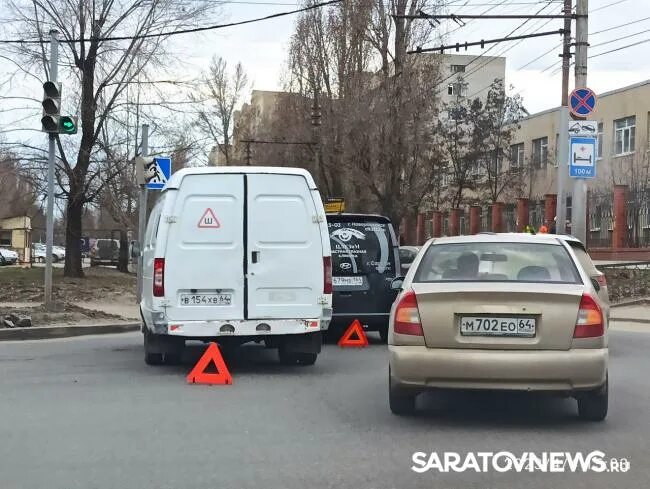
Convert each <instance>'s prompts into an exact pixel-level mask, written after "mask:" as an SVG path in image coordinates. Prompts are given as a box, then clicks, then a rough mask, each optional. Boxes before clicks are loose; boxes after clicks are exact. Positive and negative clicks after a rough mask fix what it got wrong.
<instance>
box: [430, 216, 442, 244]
mask: <svg viewBox="0 0 650 489" xmlns="http://www.w3.org/2000/svg"><path fill="white" fill-rule="evenodd" d="M431 228H432V233H433V237H434V238H439V237H440V236H442V212H440V211H433V216H432V217H431Z"/></svg>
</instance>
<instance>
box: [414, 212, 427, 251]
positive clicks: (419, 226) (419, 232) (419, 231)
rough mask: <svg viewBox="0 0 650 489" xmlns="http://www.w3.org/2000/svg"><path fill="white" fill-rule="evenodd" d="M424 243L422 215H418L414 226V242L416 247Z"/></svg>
mask: <svg viewBox="0 0 650 489" xmlns="http://www.w3.org/2000/svg"><path fill="white" fill-rule="evenodd" d="M424 241H425V236H424V214H423V213H419V214H418V217H417V223H416V225H415V242H416V244H417V245H418V246H422V245H423V244H424Z"/></svg>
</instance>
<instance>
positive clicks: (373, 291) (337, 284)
mask: <svg viewBox="0 0 650 489" xmlns="http://www.w3.org/2000/svg"><path fill="white" fill-rule="evenodd" d="M327 224H328V227H329V233H330V246H331V248H332V274H333V277H332V281H333V282H332V283H333V286H334V295H333V298H332V305H333V309H334V311H333V316H332V324H331V325H330V334H329V336H330V337H331V339H333V340H336V339H338V338H339V337H340V336H341V334H342V333H343V332H344V331H345V329H347V327H348V326H349V325H350V324H351V323H352V322H353V321H354V320H355V319H358V320H359V322H360V323H361V324H362V325H363V328H364V330H367V331H378V332H379V335H380V336H381V338H382V340H383V341H386V338H387V337H388V317H389V313H390V307H391V304H392V303H393V300H395V296H396V292H395V291H394V290H392V289H391V287H390V284H391V281H392V280H393V279H394V278H395V277H396V276H399V275H402V274H401V273H400V272H399V266H400V265H399V264H400V260H399V252H398V248H399V246H398V242H397V237H396V236H395V231H394V230H393V225H392V224H391V222H390V219H388V218H387V217H384V216H376V215H367V214H328V215H327Z"/></svg>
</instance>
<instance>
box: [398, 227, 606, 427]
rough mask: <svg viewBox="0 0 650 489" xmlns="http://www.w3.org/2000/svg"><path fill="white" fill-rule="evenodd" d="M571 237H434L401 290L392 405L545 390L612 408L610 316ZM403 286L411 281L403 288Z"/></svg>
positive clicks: (582, 411) (594, 412) (596, 416)
mask: <svg viewBox="0 0 650 489" xmlns="http://www.w3.org/2000/svg"><path fill="white" fill-rule="evenodd" d="M569 241H571V239H569V238H566V237H557V236H552V235H536V236H532V235H528V234H492V235H488V234H480V235H476V236H463V237H454V238H436V239H433V240H430V241H429V242H428V243H427V244H426V245H425V247H424V249H423V250H422V252H421V253H420V254H419V255H418V257H417V258H416V260H415V262H414V263H413V266H412V267H411V269H410V270H409V272H408V274H407V275H406V277H405V279H404V280H403V281H402V280H400V279H398V280H396V281H395V282H394V284H393V286H394V287H400V294H399V296H398V297H397V300H396V301H395V304H394V306H393V309H392V314H391V324H390V333H389V392H390V394H389V402H390V408H391V410H392V412H393V413H395V414H409V413H412V412H413V411H414V409H415V399H416V397H417V395H418V394H419V393H420V392H422V391H424V390H427V389H429V388H436V387H442V388H451V389H489V390H500V389H504V390H521V391H545V392H558V393H561V394H568V395H571V396H573V397H575V398H576V399H577V401H578V412H579V415H580V417H581V418H584V419H586V420H594V421H600V420H602V419H604V418H605V417H606V415H607V407H608V375H607V371H608V367H607V365H608V355H609V354H608V343H607V339H608V338H607V329H608V318H607V314H605V312H604V310H605V308H606V304H605V303H604V301H603V299H601V297H600V296H599V294H598V290H597V287H596V286H595V284H594V282H593V281H592V279H591V277H590V275H589V271H588V270H586V269H585V267H584V266H583V265H582V263H581V260H580V259H579V258H578V254H577V253H576V249H577V248H574V247H573V246H572V245H571V244H570V243H569ZM400 282H401V283H400Z"/></svg>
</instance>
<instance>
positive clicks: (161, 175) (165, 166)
mask: <svg viewBox="0 0 650 489" xmlns="http://www.w3.org/2000/svg"><path fill="white" fill-rule="evenodd" d="M171 173H172V160H171V158H154V159H153V162H151V163H149V164H147V166H146V167H145V169H144V181H145V182H146V185H147V189H149V190H162V189H163V187H164V186H165V184H166V183H167V180H169V176H170V175H171Z"/></svg>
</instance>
